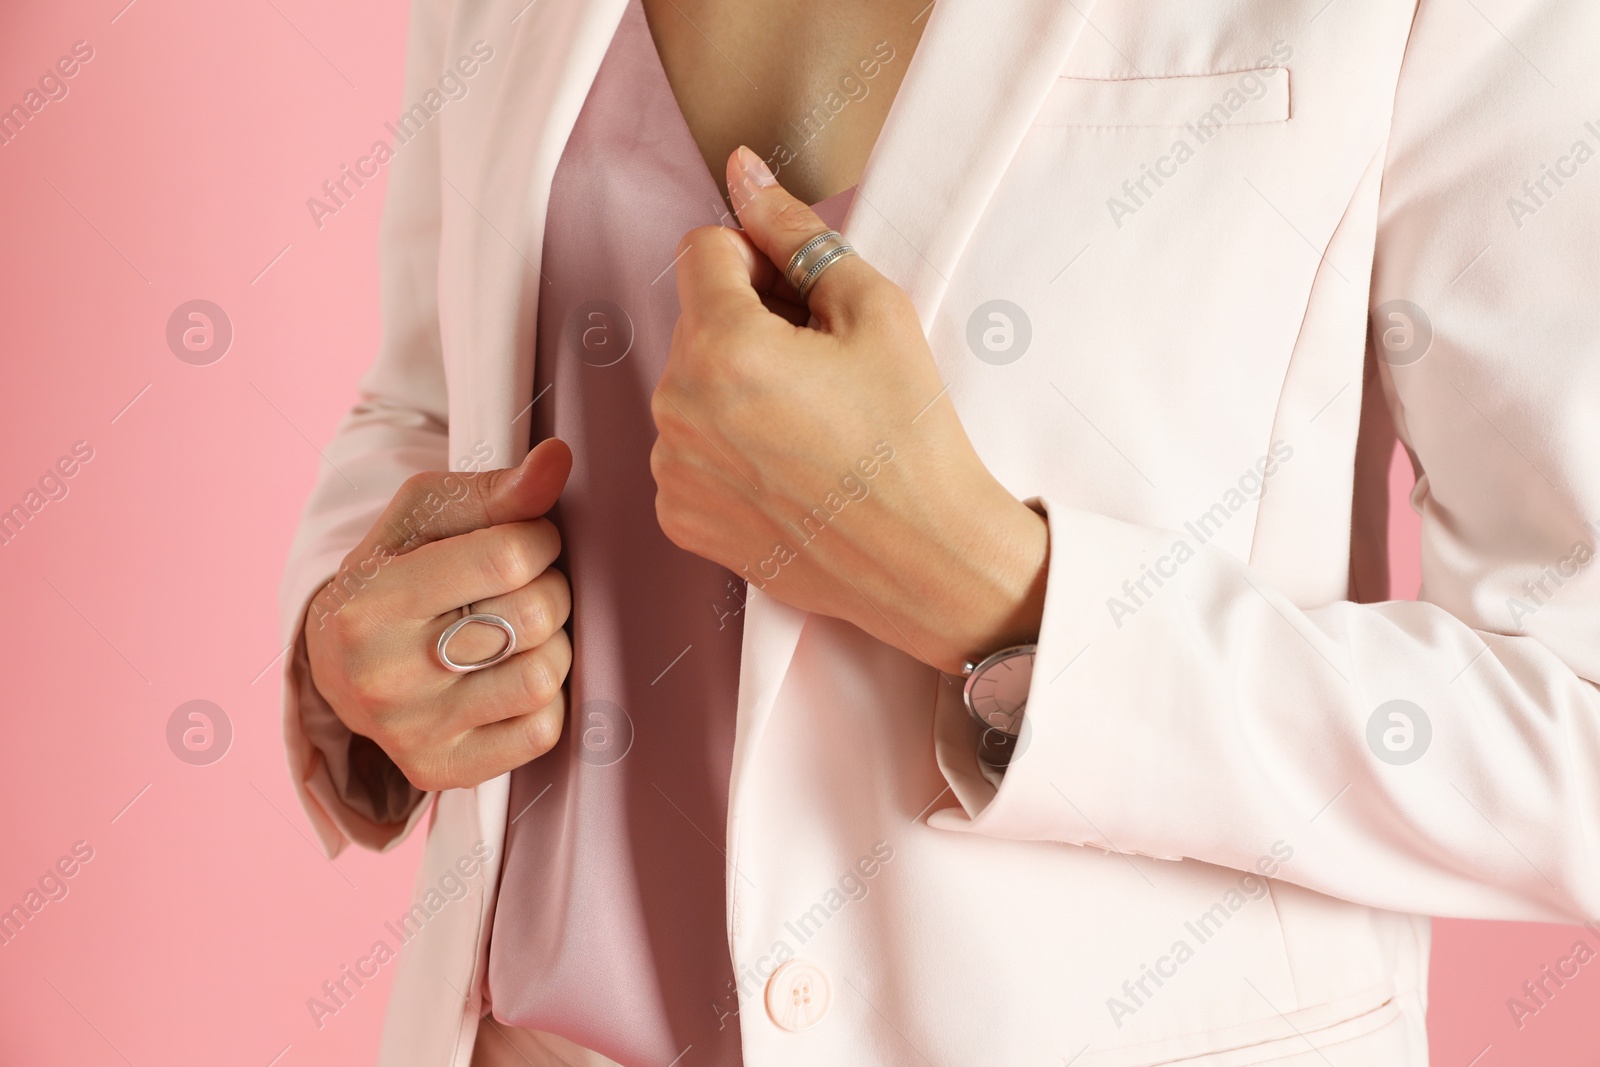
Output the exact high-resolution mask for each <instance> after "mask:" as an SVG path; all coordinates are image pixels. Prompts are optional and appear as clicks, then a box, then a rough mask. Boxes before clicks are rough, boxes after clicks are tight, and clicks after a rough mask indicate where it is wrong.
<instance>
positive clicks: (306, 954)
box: [0, 0, 1600, 1067]
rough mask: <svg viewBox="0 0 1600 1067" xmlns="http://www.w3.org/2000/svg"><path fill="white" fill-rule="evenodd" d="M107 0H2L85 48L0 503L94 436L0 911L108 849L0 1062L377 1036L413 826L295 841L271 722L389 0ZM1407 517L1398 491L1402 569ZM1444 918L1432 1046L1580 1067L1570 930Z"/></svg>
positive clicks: (36, 186)
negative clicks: (194, 727)
mask: <svg viewBox="0 0 1600 1067" xmlns="http://www.w3.org/2000/svg"><path fill="white" fill-rule="evenodd" d="M125 2H126V0H93V2H89V3H71V4H22V3H5V4H4V5H3V6H0V106H5V107H9V106H10V104H12V103H14V102H20V101H21V100H22V98H23V96H24V94H25V93H26V92H27V91H28V90H29V89H30V88H31V87H33V86H35V85H36V84H37V82H38V80H39V78H40V76H41V75H43V74H44V73H45V72H46V71H47V70H49V69H50V68H52V66H53V65H54V64H55V62H56V60H57V59H58V57H60V56H63V55H66V54H68V53H69V52H70V50H71V48H72V45H73V43H74V42H76V41H79V40H83V41H87V42H88V43H89V45H90V46H92V48H93V49H94V57H93V59H91V60H90V61H89V62H87V63H86V64H84V65H83V66H82V68H81V69H80V70H79V71H78V72H77V73H76V74H75V76H74V77H72V78H71V79H69V80H67V81H66V85H67V87H68V90H69V92H68V95H67V96H66V97H65V98H64V99H61V100H57V101H53V102H51V103H49V104H48V105H47V106H45V107H44V108H43V110H42V111H40V112H39V114H38V115H36V116H35V117H34V119H33V121H32V122H31V123H30V124H29V125H28V126H27V128H26V129H25V130H24V131H23V132H22V133H21V135H20V136H18V137H17V138H16V139H15V140H13V141H12V142H11V143H10V144H5V145H0V202H3V203H4V204H5V205H6V211H5V223H4V227H5V229H4V232H5V250H6V256H5V260H4V265H3V268H0V269H3V271H4V274H3V277H0V323H3V329H4V343H5V352H6V356H5V359H4V362H3V367H0V446H3V447H0V511H3V510H6V509H9V508H10V507H11V506H12V505H13V504H16V503H20V502H22V501H23V499H24V497H25V495H26V494H27V493H28V491H29V490H30V489H32V488H34V487H36V486H37V484H38V482H39V479H40V478H41V476H43V475H44V474H45V473H46V472H47V471H48V470H49V469H50V468H51V467H52V466H53V465H54V464H55V463H56V461H57V460H58V458H60V457H62V456H64V455H67V454H69V453H70V451H71V449H72V446H73V444H74V442H78V441H87V442H88V444H89V446H90V447H92V448H93V450H94V456H93V459H92V460H91V461H90V462H88V463H87V464H85V465H83V466H82V468H81V469H80V470H78V471H77V472H76V473H75V475H74V476H73V477H72V478H70V479H68V480H67V481H66V487H67V490H68V492H67V495H66V496H65V498H63V499H60V500H54V501H51V502H50V503H49V504H48V505H46V506H45V507H44V508H43V509H42V510H41V511H39V513H38V514H36V515H34V516H33V519H32V521H30V522H29V523H28V525H27V526H26V528H25V529H24V530H23V531H22V533H21V534H20V535H18V536H17V537H16V538H15V539H14V540H13V541H11V543H9V544H0V602H3V603H4V605H5V607H6V615H7V618H8V620H9V621H8V624H7V626H6V629H5V635H6V641H5V644H4V653H3V656H4V663H5V665H6V669H5V670H4V674H3V677H5V678H7V679H9V681H8V682H7V684H6V686H5V689H4V692H3V695H0V707H3V708H4V727H5V741H6V748H5V752H6V755H5V758H4V764H3V766H4V768H5V773H4V774H3V775H0V809H3V810H4V811H5V812H6V813H7V818H6V834H5V844H4V848H3V849H0V910H6V909H9V908H10V907H11V906H12V905H13V904H17V903H20V902H21V901H22V900H23V897H24V895H25V894H26V893H27V892H28V891H29V890H30V888H33V887H34V886H36V884H37V883H38V881H39V879H40V877H41V876H42V875H44V874H45V872H46V870H47V868H50V867H51V866H52V865H53V864H54V863H55V862H56V861H57V859H58V858H59V857H62V856H64V855H67V854H69V853H70V851H71V849H72V846H73V845H74V843H75V842H79V841H86V842H88V844H89V846H90V847H92V848H93V850H94V855H93V859H92V860H90V861H89V862H88V863H87V864H84V865H83V866H82V867H81V869H78V870H77V871H76V873H75V874H74V876H73V877H71V878H70V879H67V880H65V885H66V887H67V889H68V895H67V896H66V897H65V898H64V899H61V900H57V901H53V902H51V903H49V904H47V905H46V906H45V907H44V908H43V909H42V910H41V911H40V912H39V913H38V914H37V915H36V916H34V918H33V921H32V922H30V923H29V924H28V925H27V926H26V927H25V928H24V929H23V931H22V932H21V934H20V935H18V936H16V937H15V938H14V939H13V940H12V941H11V942H10V943H9V944H6V945H3V946H0V1062H4V1063H7V1064H10V1063H29V1064H33V1063H71V1064H75V1065H86V1067H94V1065H98V1064H106V1065H112V1064H132V1065H137V1067H146V1065H152V1067H153V1065H157V1064H162V1065H172V1064H182V1065H187V1064H206V1065H211V1064H219V1063H228V1064H245V1065H256V1067H267V1065H269V1064H281V1065H284V1067H290V1065H309V1064H340V1065H344V1064H352V1063H365V1062H370V1061H371V1060H372V1058H373V1056H374V1053H375V1050H376V1047H377V1034H378V1028H379V1024H380V1021H381V1018H382V1013H383V1008H384V1003H385V1000H386V998H387V995H388V983H389V981H390V978H391V977H392V974H391V970H392V969H391V968H386V969H385V970H384V971H383V972H382V974H381V975H380V978H379V979H378V980H377V981H375V982H371V983H369V984H368V985H367V986H366V988H364V989H363V990H361V991H360V992H359V994H358V995H357V996H356V997H355V998H354V999H353V1000H352V1001H351V1002H350V1004H349V1005H348V1006H347V1007H346V1008H345V1009H344V1010H342V1011H340V1012H339V1013H338V1014H337V1015H336V1016H334V1017H332V1018H329V1019H326V1020H324V1025H323V1026H322V1027H321V1028H320V1029H319V1028H318V1027H317V1026H316V1024H315V1023H314V1022H313V1019H312V1016H311V1013H310V1012H309V1011H308V1009H307V1007H306V1000H307V998H308V997H311V996H314V995H316V994H318V992H319V990H320V986H321V984H322V983H323V981H325V980H327V979H330V978H333V977H336V976H337V975H338V972H339V969H340V967H341V966H342V965H344V964H349V963H353V962H354V960H355V959H356V958H357V957H358V956H361V955H363V954H365V953H366V952H367V950H368V948H369V946H370V945H371V944H372V942H373V941H374V940H376V939H377V938H379V937H380V936H382V934H383V930H382V925H383V922H384V921H385V920H386V919H389V918H392V917H394V916H396V915H399V914H400V913H401V912H403V911H404V910H405V909H406V908H407V906H408V905H409V899H408V898H409V887H410V882H411V876H412V872H413V870H414V869H415V865H416V862H417V858H418V843H419V841H420V838H417V839H413V841H412V842H411V843H409V844H407V845H405V846H403V847H402V848H401V849H400V850H399V853H398V854H393V855H389V856H384V857H377V856H373V855H371V854H368V853H364V852H360V851H355V850H352V851H349V852H346V853H345V854H344V855H343V856H341V857H340V858H339V860H338V861H337V862H336V863H329V862H328V861H327V860H324V859H323V858H322V857H321V854H320V853H319V852H318V850H317V849H316V848H315V847H314V846H313V844H312V837H311V831H310V829H309V828H308V826H307V824H306V822H305V819H304V818H303V817H302V816H301V814H300V810H299V808H298V806H297V804H296V802H295V800H294V797H293V795H292V793H291V791H290V788H289V782H288V777H287V774H286V772H285V767H284V758H283V754H282V748H281V745H280V741H279V726H278V676H279V669H278V664H277V662H276V657H277V656H278V654H279V652H280V649H279V647H278V644H277V639H276V625H277V624H276V606H275V592H276V586H277V581H278V572H279V568H280V566H281V563H282V560H283V557H284V553H285V550H286V548H287V545H288V541H289V537H290V534H291V531H292V529H293V526H294V523H295V520H296V517H297V515H298V513H299V510H300V507H301V504H302V502H303V500H304V498H305V496H306V493H307V491H308V489H309V487H310V484H311V479H312V477H313V475H314V473H315V471H316V467H317V464H318V463H319V462H321V461H320V460H319V458H318V455H317V452H316V445H317V443H320V442H323V441H326V440H327V439H328V437H329V436H330V435H331V434H332V432H333V427H334V423H335V420H336V419H337V417H338V415H339V413H340V412H341V411H342V409H343V408H344V407H345V406H346V405H347V404H348V402H349V400H350V398H351V390H352V384H353V381H354V379H355V377H356V375H357V374H358V373H359V372H360V370H361V368H362V367H363V366H364V365H365V364H366V362H367V361H368V359H369V358H370V356H371V354H372V352H373V349H374V345H375V342H376V336H377V291H376V280H375V251H374V250H375V240H376V228H377V220H378V214H379V209H380V207H381V205H382V201H383V178H381V177H380V178H379V179H378V181H377V182H375V183H371V184H369V185H368V186H367V187H366V188H365V189H363V190H361V191H360V192H359V193H358V194H357V196H356V197H354V198H353V200H352V201H351V202H350V203H349V205H348V206H347V207H345V208H344V209H343V210H341V211H340V212H339V213H338V214H337V215H336V216H333V217H331V218H326V219H324V220H323V226H322V228H321V229H320V230H319V229H318V228H317V227H316V225H315V224H314V223H313V221H312V218H311V215H310V213H309V211H308V210H307V208H306V203H305V202H306V199H307V198H308V197H311V196H313V195H316V194H317V193H318V191H319V187H320V186H321V184H322V182H323V181H324V180H326V179H328V178H331V177H336V176H337V175H338V171H339V168H340V166H341V164H353V162H354V161H355V159H356V158H357V157H358V156H360V155H363V154H364V153H365V152H366V151H367V149H368V147H369V146H370V145H371V143H372V142H373V141H374V140H375V139H377V138H379V137H380V136H382V135H383V129H382V124H383V122H384V121H385V120H386V119H388V118H390V117H392V113H393V112H394V111H395V110H397V109H398V103H399V99H400V72H401V59H402V55H403V48H404V10H403V9H404V5H403V4H397V3H386V4H380V3H377V2H375V0H356V2H346V3H339V4H319V3H313V2H311V0H250V2H247V3H242V4H237V5H234V4H229V5H221V4H215V3H200V2H198V0H135V3H133V4H132V5H130V6H128V7H126V8H124V7H123V5H124V3H125ZM196 298H202V299H207V300H211V301H214V302H216V303H217V304H219V305H221V307H222V308H223V309H225V311H226V313H227V315H228V316H229V318H230V319H231V321H232V323H233V326H234V329H235V337H234V340H233V343H232V346H231V348H230V349H229V351H228V352H227V353H226V355H225V356H224V357H223V358H222V359H220V361H218V362H215V363H213V364H211V365H208V366H194V365H190V364H188V363H185V362H181V361H180V360H178V359H177V358H175V356H174V355H173V353H172V352H171V351H170V350H169V349H168V347H167V343H166V339H165V331H166V324H167V319H168V316H169V315H170V314H171V313H172V311H173V309H174V308H176V307H177V306H178V305H179V304H181V303H183V302H185V301H188V300H192V299H196ZM130 402H131V406H130ZM1396 470H1397V478H1396V485H1395V490H1396V493H1397V494H1401V495H1400V496H1398V497H1397V499H1399V500H1402V501H1403V493H1404V491H1405V489H1406V483H1407V482H1408V481H1409V471H1408V470H1406V469H1404V468H1402V467H1399V466H1397V468H1396ZM1414 519H1415V517H1414V516H1413V515H1412V514H1411V513H1410V511H1409V509H1406V508H1405V507H1404V506H1403V505H1402V507H1401V510H1400V511H1399V513H1398V516H1397V518H1396V522H1395V532H1396V534H1397V545H1399V546H1401V547H1400V548H1399V549H1398V550H1397V564H1398V566H1399V567H1400V579H1399V582H1398V584H1397V588H1396V595H1398V596H1410V595H1412V594H1413V593H1414V592H1415V588H1416V573H1415V572H1416V568H1415V564H1414V562H1412V560H1411V559H1410V555H1411V551H1410V550H1409V547H1408V546H1410V545H1412V544H1413V542H1414V539H1415V525H1414ZM195 699H203V700H209V701H212V702H214V703H215V704H217V705H219V706H220V707H221V708H222V709H223V710H224V712H225V713H226V715H227V717H228V719H229V721H230V722H231V724H232V728H233V739H232V743H231V747H230V748H229V749H228V751H227V753H226V755H225V756H224V757H223V758H222V759H221V760H219V761H217V762H215V763H213V764H211V765H207V766H194V765H190V764H188V763H185V762H182V761H180V760H179V759H178V758H176V757H175V755H174V753H173V752H172V751H171V750H170V749H169V748H168V744H167V736H166V733H167V721H168V718H169V717H170V716H171V715H172V713H173V711H174V709H175V708H177V707H178V705H180V704H182V703H184V702H186V701H189V700H195ZM130 802H131V804H130ZM1435 931H1436V945H1435V950H1434V961H1433V982H1432V997H1433V1011H1432V1014H1431V1029H1432V1032H1433V1039H1434V1062H1435V1063H1438V1064H1445V1065H1452V1067H1466V1065H1467V1064H1469V1063H1473V1062H1475V1063H1477V1064H1480V1065H1483V1067H1492V1065H1497V1064H1498V1065H1515V1064H1530V1063H1538V1064H1542V1065H1548V1067H1565V1065H1573V1067H1576V1065H1578V1064H1589V1063H1592V1062H1593V1055H1594V1053H1593V1042H1594V1024H1593V1022H1592V1019H1593V1018H1594V1015H1595V1013H1596V1011H1597V1009H1600V970H1594V969H1593V968H1585V969H1584V970H1583V971H1581V972H1580V974H1579V977H1578V978H1577V979H1575V980H1573V981H1572V982H1570V983H1569V984H1568V986H1567V987H1566V989H1564V990H1563V991H1562V992H1561V993H1560V995H1559V996H1558V997H1557V998H1556V999H1555V1000H1554V1001H1553V1002H1552V1003H1551V1004H1550V1006H1549V1007H1547V1008H1546V1009H1544V1010H1543V1011H1541V1012H1540V1013H1539V1014H1538V1015H1537V1016H1534V1017H1532V1018H1529V1019H1527V1020H1525V1025H1524V1027H1523V1028H1522V1029H1521V1030H1520V1031H1519V1030H1518V1029H1517V1027H1516V1026H1515V1025H1514V1024H1513V1022H1512V1019H1511V1016H1510V1014H1509V1013H1508V1011H1507V1009H1506V1000H1507V998H1509V997H1511V996H1513V995H1516V994H1518V993H1519V991H1520V987H1521V984H1522V983H1523V982H1524V981H1525V980H1528V979H1530V978H1533V977H1535V976H1536V975H1537V974H1538V971H1539V969H1540V967H1541V966H1542V965H1544V964H1546V963H1552V962H1553V961H1554V960H1556V959H1557V958H1558V957H1560V956H1563V955H1565V954H1567V952H1568V951H1569V949H1570V946H1571V945H1572V944H1573V942H1574V941H1575V940H1577V938H1578V936H1579V931H1578V930H1576V929H1573V928H1562V927H1554V926H1523V925H1509V924H1494V923H1468V922H1440V923H1437V924H1436V926H1435ZM1591 971H1593V973H1591ZM1586 1031H1587V1040H1586V1039H1585V1038H1586V1033H1585V1032H1586ZM1586 1046H1587V1047H1588V1051H1585V1048H1586ZM1486 1047H1487V1051H1486V1052H1485V1049H1486ZM1480 1054H1481V1058H1478V1059H1476V1060H1475V1061H1474V1057H1480Z"/></svg>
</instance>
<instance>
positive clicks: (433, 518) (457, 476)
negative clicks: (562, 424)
mask: <svg viewBox="0 0 1600 1067" xmlns="http://www.w3.org/2000/svg"><path fill="white" fill-rule="evenodd" d="M571 473H572V449H570V448H568V447H567V443H566V442H565V441H562V440H561V439H559V438H556V437H550V438H546V439H545V440H543V441H540V442H539V444H538V445H536V446H535V447H534V448H533V450H532V451H530V452H529V453H528V454H527V455H526V456H524V457H523V460H522V462H521V463H519V464H517V465H516V466H515V467H507V468H504V469H502V470H492V471H481V472H470V471H430V472H428V473H426V474H418V475H415V476H413V477H411V478H410V479H408V480H407V481H406V483H405V484H404V485H402V486H401V487H400V491H399V492H397V493H396V494H395V495H394V499H393V500H391V501H390V502H389V506H388V508H387V509H385V511H384V513H383V515H382V516H381V517H380V518H379V519H378V521H377V522H376V523H375V524H374V525H373V527H372V530H371V532H370V533H368V534H367V537H366V540H365V541H364V542H363V543H362V545H361V546H360V547H359V548H358V552H362V551H363V550H364V551H365V552H367V553H370V552H371V551H373V550H375V549H378V548H379V547H382V548H385V549H387V550H388V552H389V553H391V554H393V555H402V554H404V553H406V552H410V551H412V550H413V549H417V548H421V547H422V546H423V545H425V544H428V543H429V542H431V541H439V540H443V539H444V538H446V537H455V536H456V535H458V534H464V533H470V532H471V531H473V530H480V529H483V528H484V527H486V526H497V525H499V524H500V523H505V522H525V521H527V520H529V519H537V518H539V517H540V516H542V515H543V514H544V513H545V512H547V511H549V510H550V509H551V508H552V507H553V506H554V505H555V502H556V499H557V498H558V497H559V496H560V495H561V490H562V489H563V488H565V487H566V484H567V476H568V475H569V474H571Z"/></svg>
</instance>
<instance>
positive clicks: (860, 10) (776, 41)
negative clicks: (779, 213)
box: [643, 0, 929, 203]
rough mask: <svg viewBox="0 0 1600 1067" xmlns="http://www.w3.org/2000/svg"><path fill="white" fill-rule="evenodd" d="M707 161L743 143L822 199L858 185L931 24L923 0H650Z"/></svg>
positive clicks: (717, 166) (717, 169)
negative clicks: (763, 0)
mask: <svg viewBox="0 0 1600 1067" xmlns="http://www.w3.org/2000/svg"><path fill="white" fill-rule="evenodd" d="M643 3H644V9H645V14H646V17H647V19H648V20H649V23H650V31H651V35H652V36H653V37H654V39H655V43H656V48H657V50H658V51H659V53H660V55H661V63H662V66H663V67H664V68H665V70H666V74H667V80H668V82H669V83H670V84H671V86H672V91H673V95H674V96H675V97H676V98H677V101H678V105H679V107H680V108H681V110H682V112H683V116H684V119H685V121H686V122H687V123H688V126H689V130H690V132H691V133H692V134H693V135H694V139H695V143H696V145H697V146H698V147H699V149H700V152H701V155H702V156H704V157H705V161H706V165H707V166H708V167H709V168H710V169H711V172H712V173H713V174H718V175H720V174H722V173H723V169H724V166H725V163H726V161H727V158H728V155H729V154H730V153H731V152H732V151H733V150H734V149H735V148H737V147H738V146H739V145H741V144H744V145H748V146H749V147H750V148H751V149H753V150H754V151H755V152H757V153H758V154H759V155H761V157H762V158H763V159H765V160H766V161H767V164H768V166H770V167H771V168H772V169H773V170H774V171H775V172H776V173H777V174H778V175H779V178H780V180H782V181H783V182H784V184H785V185H786V186H787V187H788V188H789V189H790V190H791V191H792V192H794V193H795V194H796V195H797V196H799V197H800V198H801V199H802V200H805V201H807V202H808V203H815V202H817V201H819V200H822V199H824V198H825V197H828V196H832V195H833V194H835V193H837V192H840V191H841V190H843V189H846V188H848V187H850V186H851V185H854V184H856V183H857V182H858V181H859V179H860V177H861V171H862V169H863V167H864V166H865V165H866V161H867V157H868V155H869V154H870V153H871V151H872V146H873V144H874V142H875V141H876V140H877V137H878V132H879V130H880V129H881V128H882V126H883V121H884V117H885V116H886V115H887V114H888V111H889V105H890V104H891V103H892V102H893V100H894V97H895V93H896V91H897V90H898V89H899V87H900V82H901V79H902V78H903V77H904V76H905V72H906V68H907V66H908V64H909V63H910V61H911V56H912V53H913V51H914V50H915V49H916V46H917V42H918V40H919V39H920V38H921V36H922V27H923V26H924V25H926V23H927V13H926V9H927V7H928V6H929V5H928V4H927V3H926V0H875V2H873V3H871V4H863V3H860V2H858V0H850V2H841V0H818V2H816V3H809V4H804V5H799V4H783V5H765V4H762V5H754V4H749V3H744V2H741V0H643Z"/></svg>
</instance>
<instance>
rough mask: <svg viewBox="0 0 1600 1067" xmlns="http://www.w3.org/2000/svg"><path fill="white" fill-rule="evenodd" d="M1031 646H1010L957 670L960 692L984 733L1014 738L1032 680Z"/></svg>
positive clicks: (1020, 721) (1026, 702) (1017, 731)
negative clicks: (962, 681) (960, 676)
mask: <svg viewBox="0 0 1600 1067" xmlns="http://www.w3.org/2000/svg"><path fill="white" fill-rule="evenodd" d="M1036 647H1037V646H1035V645H1013V646H1012V647H1010V648H1002V649H1001V650H1000V651H998V652H995V653H993V654H992V655H989V656H985V657H984V658H983V659H981V660H979V661H978V662H977V663H967V664H965V665H964V666H963V667H962V668H961V673H962V674H963V675H964V676H965V677H966V679H967V684H966V685H965V686H963V687H962V689H961V698H962V699H963V700H964V701H966V704H967V710H968V711H970V712H971V713H972V717H973V718H974V719H977V720H978V722H979V723H980V724H981V725H982V726H984V727H985V728H986V729H987V730H993V731H996V732H998V733H1001V734H1004V735H1005V736H1006V737H1013V738H1014V737H1016V736H1017V734H1018V733H1020V732H1021V730H1022V713H1023V712H1024V711H1025V710H1026V709H1027V707H1028V686H1029V684H1030V683H1031V682H1032V681H1033V655H1034V650H1035V648H1036Z"/></svg>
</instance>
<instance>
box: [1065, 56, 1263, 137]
mask: <svg viewBox="0 0 1600 1067" xmlns="http://www.w3.org/2000/svg"><path fill="white" fill-rule="evenodd" d="M1288 118H1289V69H1288V68H1287V67H1258V68H1252V69H1249V70H1236V71H1227V72H1224V73H1220V74H1180V75H1169V76H1164V77H1152V78H1082V77H1075V76H1068V77H1064V78H1058V79H1057V80H1056V84H1055V86H1054V87H1053V88H1052V89H1051V90H1050V94H1049V95H1048V96H1047V97H1046V98H1045V102H1044V106H1043V107H1042V108H1040V109H1039V114H1038V116H1037V117H1036V118H1035V119H1034V125H1035V126H1077V127H1096V128H1101V129H1116V128H1149V127H1185V126H1193V127H1196V128H1204V129H1218V128H1220V127H1223V126H1254V125H1261V124H1263V123H1271V122H1285V121H1287V120H1288Z"/></svg>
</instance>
